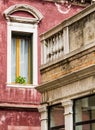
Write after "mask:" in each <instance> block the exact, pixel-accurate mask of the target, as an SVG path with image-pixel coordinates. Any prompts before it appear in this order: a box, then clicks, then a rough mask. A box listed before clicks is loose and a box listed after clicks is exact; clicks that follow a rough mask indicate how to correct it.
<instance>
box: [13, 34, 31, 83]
mask: <svg viewBox="0 0 95 130" xmlns="http://www.w3.org/2000/svg"><path fill="white" fill-rule="evenodd" d="M32 51H33V50H32V34H24V33H22V34H21V33H17V32H12V44H11V82H12V83H14V82H15V80H16V78H17V77H19V76H21V77H24V78H25V81H26V83H27V84H32Z"/></svg>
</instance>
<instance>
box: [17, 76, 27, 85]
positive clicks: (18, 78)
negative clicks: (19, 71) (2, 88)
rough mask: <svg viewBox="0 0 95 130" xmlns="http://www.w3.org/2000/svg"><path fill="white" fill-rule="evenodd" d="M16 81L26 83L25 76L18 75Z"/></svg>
mask: <svg viewBox="0 0 95 130" xmlns="http://www.w3.org/2000/svg"><path fill="white" fill-rule="evenodd" d="M15 82H16V83H19V84H25V83H26V80H25V77H22V76H18V77H16V79H15Z"/></svg>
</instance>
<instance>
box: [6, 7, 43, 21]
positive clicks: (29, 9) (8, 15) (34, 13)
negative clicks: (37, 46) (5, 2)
mask: <svg viewBox="0 0 95 130" xmlns="http://www.w3.org/2000/svg"><path fill="white" fill-rule="evenodd" d="M17 11H24V12H28V13H29V14H31V15H32V16H34V18H29V17H22V16H13V15H12V14H13V13H15V12H17ZM4 15H5V18H6V20H8V21H15V22H21V23H23V22H25V23H26V22H27V23H38V22H39V21H40V20H41V19H42V18H43V15H42V14H41V13H40V11H39V10H37V9H36V8H34V7H32V6H30V5H27V4H16V5H13V6H11V7H9V8H8V9H6V10H5V11H4Z"/></svg>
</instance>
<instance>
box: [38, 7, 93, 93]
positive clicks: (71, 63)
mask: <svg viewBox="0 0 95 130" xmlns="http://www.w3.org/2000/svg"><path fill="white" fill-rule="evenodd" d="M40 37H41V53H42V54H41V68H40V72H41V85H40V86H38V87H37V89H38V91H40V92H41V93H43V92H45V91H48V90H51V89H54V88H56V87H60V86H64V85H66V84H68V83H70V82H73V81H76V80H79V79H82V78H85V77H87V76H89V75H92V74H93V73H95V72H94V69H95V4H93V5H91V6H89V7H87V8H86V9H84V10H83V11H81V12H80V13H78V14H77V15H75V16H73V17H71V18H69V19H67V20H65V21H63V22H62V23H60V24H59V25H58V26H56V27H54V28H53V29H51V30H49V31H48V32H46V33H44V34H42V35H41V36H40Z"/></svg>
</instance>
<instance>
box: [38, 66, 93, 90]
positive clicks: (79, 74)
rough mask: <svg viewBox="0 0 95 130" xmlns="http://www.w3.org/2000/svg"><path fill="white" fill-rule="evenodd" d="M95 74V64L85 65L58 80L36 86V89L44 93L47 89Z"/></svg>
mask: <svg viewBox="0 0 95 130" xmlns="http://www.w3.org/2000/svg"><path fill="white" fill-rule="evenodd" d="M92 75H95V64H94V65H91V66H89V67H87V68H86V67H85V68H84V69H81V70H78V71H75V72H72V73H69V74H67V75H65V76H62V77H60V78H58V79H56V80H53V81H50V82H46V83H44V84H41V85H39V86H38V87H36V89H37V90H38V91H39V92H40V93H43V92H45V91H49V90H52V89H55V88H59V87H62V86H64V85H67V84H70V83H73V82H75V81H78V80H81V79H83V78H87V77H89V76H92Z"/></svg>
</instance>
